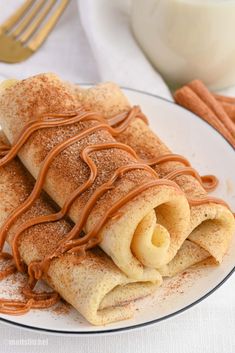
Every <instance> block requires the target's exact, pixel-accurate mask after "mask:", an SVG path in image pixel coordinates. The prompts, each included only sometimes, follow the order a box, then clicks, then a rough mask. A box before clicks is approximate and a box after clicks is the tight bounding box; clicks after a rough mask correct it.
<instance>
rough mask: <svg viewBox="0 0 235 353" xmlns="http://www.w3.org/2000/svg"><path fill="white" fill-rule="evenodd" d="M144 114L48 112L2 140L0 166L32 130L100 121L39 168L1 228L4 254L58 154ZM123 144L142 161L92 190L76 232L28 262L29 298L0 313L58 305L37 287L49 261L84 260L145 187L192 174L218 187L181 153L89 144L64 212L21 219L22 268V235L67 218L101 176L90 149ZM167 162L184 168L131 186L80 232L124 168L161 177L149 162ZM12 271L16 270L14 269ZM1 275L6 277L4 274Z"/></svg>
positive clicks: (9, 303) (0, 303)
mask: <svg viewBox="0 0 235 353" xmlns="http://www.w3.org/2000/svg"><path fill="white" fill-rule="evenodd" d="M136 117H138V118H141V119H142V120H143V121H145V122H146V123H147V119H146V117H145V116H144V115H143V114H142V113H141V111H140V108H139V107H137V106H134V107H133V108H132V109H131V110H130V111H129V112H124V113H121V114H118V115H116V116H114V117H112V118H110V119H106V121H105V119H104V118H103V116H102V115H101V114H98V113H96V112H87V111H83V110H82V109H80V110H78V111H76V112H69V113H65V114H47V115H43V116H41V117H39V118H37V119H36V120H34V121H32V122H30V123H28V124H27V125H26V126H25V127H24V129H23V130H22V131H21V133H20V135H19V137H18V138H17V140H16V141H15V143H14V144H13V145H12V147H11V148H10V147H9V146H7V145H2V146H1V147H0V156H1V157H2V159H1V160H0V167H1V166H4V165H6V164H7V163H9V162H10V161H11V160H13V159H14V158H15V157H16V155H17V153H18V152H19V151H20V149H21V148H22V147H23V146H24V144H25V143H26V141H27V140H28V138H29V137H30V136H31V135H32V134H33V132H35V131H37V130H39V129H43V128H50V127H58V126H66V125H71V124H75V123H79V122H82V121H90V120H92V121H96V122H97V123H98V124H97V125H95V126H93V127H90V128H88V129H85V130H83V131H81V132H80V133H79V134H77V135H75V136H73V137H71V138H68V139H67V140H65V141H63V142H62V143H60V144H58V145H57V146H55V147H54V148H53V149H52V150H51V151H50V152H49V153H48V155H47V156H46V158H45V160H44V161H43V163H42V166H41V169H40V171H39V175H38V178H37V180H36V182H35V185H34V188H33V190H32V192H31V194H30V195H29V197H28V198H27V199H26V200H25V202H23V203H22V204H21V205H20V206H18V207H17V208H16V209H15V210H14V211H13V212H12V213H11V214H10V216H9V217H8V218H7V220H6V222H5V223H4V225H3V226H2V228H1V230H0V251H1V256H2V257H4V256H6V258H10V256H11V255H10V254H9V255H8V254H7V255H4V254H5V253H3V252H2V249H3V246H4V243H5V241H6V237H7V234H8V231H9V229H10V228H11V226H12V225H13V224H14V223H15V221H16V220H17V219H18V218H19V217H20V216H21V215H22V214H23V213H24V212H26V211H27V210H28V209H29V208H30V207H31V206H32V204H33V203H34V202H35V200H36V199H37V198H38V197H39V196H40V193H41V191H42V188H43V184H44V182H45V179H46V176H47V172H48V169H49V167H50V164H51V163H52V161H53V159H54V158H55V157H56V156H57V155H58V154H59V153H61V152H62V151H64V150H65V149H66V148H68V147H69V146H71V145H73V144H74V143H76V142H78V141H80V140H81V139H83V138H84V137H86V136H88V135H90V134H92V133H95V132H97V131H99V130H107V131H108V132H109V133H110V134H111V135H112V136H114V137H115V136H117V135H118V134H120V133H122V132H123V131H124V130H125V129H126V128H127V127H128V125H129V124H130V122H131V121H132V120H133V118H136ZM112 148H118V149H121V150H123V151H126V152H128V153H129V154H130V155H131V156H132V157H133V160H134V161H135V162H136V161H137V162H138V163H135V164H134V163H133V164H129V165H126V166H122V167H120V168H118V169H117V170H116V171H115V173H114V174H113V175H112V177H111V178H110V179H109V180H108V181H107V182H106V183H104V184H103V185H101V186H100V187H98V188H97V189H96V190H95V192H94V193H93V195H92V196H91V197H90V199H89V200H88V202H87V204H86V205H85V207H84V209H83V211H82V214H81V217H80V219H79V221H78V222H77V223H76V224H75V225H74V227H73V228H72V229H71V231H70V232H69V233H68V234H67V235H66V236H65V237H64V239H62V240H61V241H60V243H59V245H58V247H57V249H56V250H55V251H54V252H53V253H52V254H50V255H48V256H46V257H45V258H44V259H43V260H42V261H33V262H31V263H30V264H29V266H28V274H29V281H28V284H27V285H26V286H25V287H24V288H23V291H22V292H23V294H24V295H25V297H26V298H27V301H18V300H7V299H0V312H2V313H6V314H13V315H20V314H24V313H26V312H28V311H29V310H30V309H31V308H46V307H49V306H51V305H54V304H55V303H56V302H57V301H58V300H59V295H58V293H56V292H49V293H48V292H35V291H34V287H35V285H36V283H37V280H39V279H40V278H42V277H43V276H44V275H46V273H47V271H48V268H49V266H50V262H51V261H52V259H54V258H56V257H59V256H61V255H62V254H65V253H72V254H76V255H77V256H78V259H79V261H82V260H83V259H84V258H85V256H86V251H87V250H89V249H91V248H93V247H95V246H97V245H98V244H99V243H100V242H101V241H102V239H101V236H99V232H100V230H101V229H102V227H103V226H104V225H105V223H106V222H107V221H108V220H110V219H113V220H115V219H116V218H118V217H120V215H121V214H122V213H120V211H119V210H120V208H122V207H123V206H124V205H125V204H126V203H128V202H129V201H131V200H132V199H133V198H135V197H136V196H138V195H139V194H140V193H141V192H143V191H145V190H147V189H149V188H152V187H154V186H156V185H168V186H171V187H174V188H177V189H179V188H178V186H177V185H176V184H175V183H174V182H173V181H172V180H174V179H175V178H176V177H177V176H180V175H185V174H186V175H193V176H194V177H195V178H196V179H197V180H198V181H199V182H200V184H201V185H202V186H203V187H204V188H205V189H206V190H213V189H214V188H215V187H216V186H217V184H218V180H217V179H216V177H214V176H204V177H200V175H199V174H198V173H197V172H196V171H195V170H194V169H193V168H192V167H191V166H190V163H189V162H188V161H187V160H186V159H185V158H184V157H182V156H179V155H175V154H167V155H165V156H161V157H158V158H154V159H151V160H146V161H145V160H141V159H139V158H138V156H137V154H136V153H135V151H134V150H133V149H132V148H131V147H129V146H127V145H125V144H122V143H118V142H113V143H106V144H97V145H93V146H88V147H86V148H84V149H83V150H82V152H81V155H80V157H81V159H82V160H83V161H84V162H85V163H86V165H87V166H88V167H89V169H90V175H89V178H88V179H87V180H86V181H85V183H84V184H82V185H81V186H80V187H78V188H77V189H76V190H75V191H74V192H73V193H72V194H71V196H70V197H69V198H68V199H67V200H66V202H65V203H64V205H63V207H62V208H61V209H60V211H59V212H56V213H54V214H50V215H46V216H39V217H35V218H32V219H30V220H28V221H27V222H25V223H24V224H22V225H21V226H20V227H19V228H18V230H17V232H16V233H15V235H14V237H13V240H12V243H11V246H12V254H13V258H14V262H15V265H16V268H17V269H18V270H19V271H21V272H23V271H25V265H24V264H23V262H22V260H21V258H20V253H19V249H18V245H19V244H18V243H19V237H20V236H21V235H22V234H23V233H24V232H25V231H26V230H27V229H29V228H30V227H32V226H34V225H37V224H41V223H48V222H55V221H58V220H61V219H62V218H64V217H65V216H66V215H67V213H68V212H69V210H70V208H71V206H72V204H73V202H74V201H75V200H76V198H78V197H79V196H80V195H81V194H82V193H83V192H85V191H86V190H87V189H88V188H89V187H90V186H91V185H92V184H93V183H94V181H95V179H96V177H97V167H96V165H95V163H94V162H93V160H92V159H91V158H90V156H89V155H90V153H92V152H94V151H100V150H105V149H112ZM166 161H179V162H181V163H183V164H184V165H185V167H183V168H180V169H178V170H176V171H174V172H171V173H169V174H168V175H167V176H166V178H164V179H155V180H153V181H150V182H147V183H144V184H143V185H141V186H139V187H137V188H135V189H134V190H132V191H130V192H129V193H128V194H126V195H125V196H124V197H122V198H121V199H119V200H118V201H117V202H116V203H114V204H113V205H112V207H111V208H110V209H109V210H108V211H107V212H106V213H105V214H104V216H103V217H102V218H101V219H100V220H99V222H98V223H97V224H96V225H95V226H94V228H93V229H92V230H90V231H89V232H88V233H87V234H86V235H84V236H83V237H81V236H80V235H81V232H82V230H83V228H84V226H85V224H86V222H87V219H88V216H89V214H90V212H91V210H92V209H93V208H94V206H95V204H96V203H97V201H98V200H99V199H100V198H101V197H102V195H104V194H105V192H107V191H108V190H111V189H113V188H115V185H114V183H115V181H116V180H117V179H118V178H120V177H122V176H123V175H124V174H125V173H128V172H130V171H133V170H136V169H142V170H145V171H148V172H149V173H150V174H152V175H153V176H154V177H156V176H157V174H156V172H155V171H154V170H153V169H152V168H151V167H150V166H153V165H155V164H160V163H164V162H166ZM179 190H180V189H179ZM189 202H190V204H191V205H200V204H203V203H207V202H216V203H220V204H223V205H225V206H226V207H228V206H227V205H226V204H225V203H224V202H223V201H222V200H219V199H216V198H213V197H208V196H206V197H204V198H200V199H197V200H189ZM11 271H12V272H11ZM14 271H15V266H14V269H13V267H9V269H5V270H4V271H3V277H5V276H7V275H9V274H10V273H13V272H14ZM3 277H2V278H3ZM0 278H1V277H0Z"/></svg>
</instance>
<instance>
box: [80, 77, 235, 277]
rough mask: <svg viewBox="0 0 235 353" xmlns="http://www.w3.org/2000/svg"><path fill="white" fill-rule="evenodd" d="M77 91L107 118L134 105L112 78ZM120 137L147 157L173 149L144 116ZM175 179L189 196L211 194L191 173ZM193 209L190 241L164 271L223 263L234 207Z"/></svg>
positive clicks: (163, 169)
mask: <svg viewBox="0 0 235 353" xmlns="http://www.w3.org/2000/svg"><path fill="white" fill-rule="evenodd" d="M75 91H76V94H77V98H78V101H79V102H80V103H82V104H83V105H84V106H85V107H86V109H88V110H90V109H91V110H97V111H99V112H101V113H103V114H104V115H105V116H106V118H109V117H111V116H113V115H115V114H118V113H121V112H125V111H128V110H129V109H130V107H131V106H130V103H129V102H128V99H127V97H126V96H125V95H124V94H123V92H122V91H121V90H120V88H119V87H118V86H117V85H116V84H114V83H112V82H106V83H103V84H100V85H97V86H95V87H92V88H89V89H82V88H81V87H78V86H77V87H76V88H75ZM158 114H161V112H159V113H158ZM117 140H118V141H120V142H123V143H126V144H128V145H129V146H131V147H132V148H133V149H134V150H135V151H136V152H137V154H138V155H139V156H140V157H141V158H143V159H152V158H154V157H160V156H163V155H165V154H169V153H171V151H170V149H169V148H168V147H167V146H166V145H165V144H164V143H163V142H162V141H161V140H160V139H159V137H158V136H156V134H155V133H154V132H153V131H152V130H151V128H150V127H149V126H148V125H146V124H145V123H144V122H143V121H142V120H141V119H140V118H136V119H135V120H133V121H132V122H131V123H130V125H129V126H128V128H127V129H126V130H125V131H124V132H123V133H122V134H120V135H119V136H118V137H117ZM182 166H183V167H184V165H183V164H182V163H180V162H174V161H172V162H165V163H161V164H159V165H155V166H154V169H155V170H156V171H157V173H158V175H159V176H160V177H162V178H164V177H166V176H167V174H169V173H170V172H172V171H175V170H177V169H178V168H181V167H182ZM175 181H176V183H177V184H178V185H179V186H180V187H181V189H182V190H183V191H184V192H185V194H186V196H187V197H189V198H194V199H195V198H196V199H197V198H198V199H200V198H201V197H204V196H205V195H206V194H207V193H206V192H205V190H204V188H203V187H202V186H201V184H200V183H199V181H198V180H197V179H196V178H195V177H193V176H191V175H182V176H178V177H177V178H176V179H175ZM190 210H191V217H190V226H189V228H188V234H187V241H186V242H184V244H183V245H182V247H181V248H180V250H179V252H178V253H177V255H176V256H175V258H174V259H173V260H172V262H171V263H169V265H166V266H164V267H162V268H161V272H162V274H163V275H169V276H171V275H174V274H176V273H178V272H180V271H182V270H184V269H185V268H187V267H189V266H191V265H194V264H195V263H199V262H201V261H203V260H205V259H206V258H208V257H213V259H214V260H215V262H217V263H221V261H222V259H223V256H224V255H225V253H226V251H227V250H228V247H229V244H230V242H231V238H232V235H233V233H234V228H235V225H234V223H235V222H234V217H233V215H232V213H231V212H230V210H228V208H226V207H225V206H223V205H220V204H216V203H213V202H208V203H206V204H203V205H198V206H192V207H191V209H190ZM137 250H138V249H137ZM137 256H138V254H137Z"/></svg>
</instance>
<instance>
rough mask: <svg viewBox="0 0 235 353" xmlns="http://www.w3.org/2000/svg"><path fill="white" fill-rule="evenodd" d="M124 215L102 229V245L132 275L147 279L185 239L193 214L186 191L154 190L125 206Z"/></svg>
mask: <svg viewBox="0 0 235 353" xmlns="http://www.w3.org/2000/svg"><path fill="white" fill-rule="evenodd" d="M122 213H123V216H122V217H121V218H119V219H118V220H116V221H115V224H114V222H112V221H110V222H108V223H107V224H106V226H105V227H104V228H103V229H102V234H103V241H102V248H103V249H104V250H105V252H106V253H107V254H108V255H109V256H111V257H112V259H113V261H114V262H115V263H116V265H117V266H118V267H119V268H120V269H121V270H122V271H123V272H125V273H126V274H127V275H128V276H130V277H131V278H136V279H139V280H141V279H144V280H146V275H148V274H149V273H151V272H153V271H156V269H157V268H158V267H161V266H163V265H165V264H166V263H168V262H169V261H170V260H171V259H172V258H173V257H174V256H175V254H176V252H177V250H178V249H179V247H180V246H181V244H182V243H183V242H184V240H185V238H186V234H187V230H188V224H189V223H188V220H189V216H190V211H189V205H188V202H187V200H186V198H185V196H184V194H183V193H181V192H180V190H179V191H176V190H175V189H174V188H173V187H165V186H159V187H157V188H153V189H150V190H148V191H146V192H144V193H143V194H141V195H139V196H138V197H137V198H135V199H134V200H132V201H131V202H130V203H129V204H128V205H126V206H125V207H123V210H122Z"/></svg>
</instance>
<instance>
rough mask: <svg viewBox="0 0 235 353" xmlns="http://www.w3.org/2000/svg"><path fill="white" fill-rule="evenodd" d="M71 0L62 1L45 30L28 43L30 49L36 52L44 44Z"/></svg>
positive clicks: (44, 27)
mask: <svg viewBox="0 0 235 353" xmlns="http://www.w3.org/2000/svg"><path fill="white" fill-rule="evenodd" d="M68 3H69V0H61V3H60V5H59V6H58V7H57V8H56V10H55V12H54V13H53V14H52V15H51V16H50V18H49V19H48V20H47V22H46V23H45V25H44V26H43V28H42V29H41V30H40V31H39V32H38V33H37V34H36V36H35V37H34V38H33V39H32V40H31V41H30V42H29V43H28V48H30V49H31V50H32V51H35V50H37V49H38V47H40V45H41V44H42V43H43V42H44V40H45V39H46V37H47V36H48V34H49V33H50V31H51V30H52V28H53V27H54V26H55V24H56V22H57V21H58V19H59V18H60V16H61V15H62V13H63V11H64V9H65V8H66V6H67V5H68Z"/></svg>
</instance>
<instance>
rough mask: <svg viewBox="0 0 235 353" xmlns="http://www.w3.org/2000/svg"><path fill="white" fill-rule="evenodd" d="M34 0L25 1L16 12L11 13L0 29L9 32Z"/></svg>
mask: <svg viewBox="0 0 235 353" xmlns="http://www.w3.org/2000/svg"><path fill="white" fill-rule="evenodd" d="M34 2H35V0H27V1H25V3H24V4H22V5H21V6H20V7H19V8H18V10H17V11H16V12H14V13H13V15H11V16H10V17H9V18H8V19H7V20H6V21H5V22H4V23H3V24H2V26H1V27H2V29H3V30H5V31H9V30H10V29H11V28H12V27H14V25H15V24H16V23H17V21H19V19H20V18H21V17H22V16H23V15H24V13H25V12H26V11H27V10H28V9H29V8H30V7H31V5H32V4H33V3H34Z"/></svg>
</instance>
